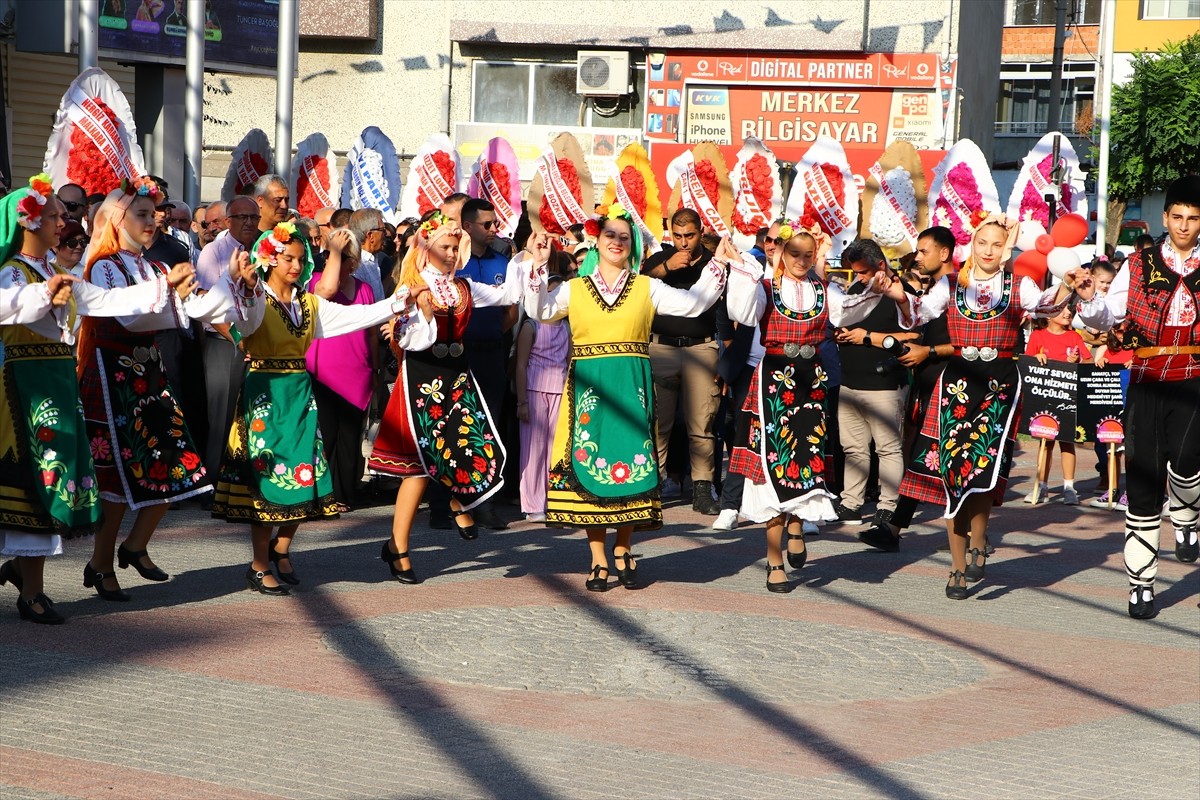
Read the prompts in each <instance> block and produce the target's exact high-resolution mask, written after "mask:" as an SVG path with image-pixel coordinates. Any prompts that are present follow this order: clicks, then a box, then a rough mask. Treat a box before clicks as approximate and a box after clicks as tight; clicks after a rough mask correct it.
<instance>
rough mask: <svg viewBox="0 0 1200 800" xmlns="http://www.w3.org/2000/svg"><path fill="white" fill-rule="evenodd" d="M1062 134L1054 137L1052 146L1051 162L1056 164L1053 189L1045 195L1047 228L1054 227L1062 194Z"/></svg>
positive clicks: (1051, 170) (1051, 181)
mask: <svg viewBox="0 0 1200 800" xmlns="http://www.w3.org/2000/svg"><path fill="white" fill-rule="evenodd" d="M1061 148H1062V136H1057V135H1056V136H1055V137H1054V144H1053V145H1052V146H1051V148H1050V163H1051V164H1053V165H1054V166H1053V167H1051V169H1050V185H1051V189H1050V191H1049V192H1046V194H1045V195H1043V198H1044V199H1045V201H1046V210H1047V213H1048V214H1049V216H1048V217H1047V218H1046V230H1050V229H1051V228H1053V227H1054V222H1055V220H1057V219H1058V198H1059V197H1061V196H1062V163H1061V162H1062V156H1061V153H1062V150H1061Z"/></svg>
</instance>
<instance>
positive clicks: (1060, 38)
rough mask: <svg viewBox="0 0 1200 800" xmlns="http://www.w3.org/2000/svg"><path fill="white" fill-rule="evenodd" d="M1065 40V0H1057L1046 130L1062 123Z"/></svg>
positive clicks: (1054, 128)
mask: <svg viewBox="0 0 1200 800" xmlns="http://www.w3.org/2000/svg"><path fill="white" fill-rule="evenodd" d="M1066 40H1067V0H1057V4H1056V8H1055V15H1054V63H1053V65H1052V66H1051V68H1050V108H1049V110H1048V111H1047V112H1046V130H1047V131H1048V132H1049V131H1056V130H1058V129H1059V127H1061V125H1062V119H1061V118H1062V76H1063V45H1064V44H1065V43H1066Z"/></svg>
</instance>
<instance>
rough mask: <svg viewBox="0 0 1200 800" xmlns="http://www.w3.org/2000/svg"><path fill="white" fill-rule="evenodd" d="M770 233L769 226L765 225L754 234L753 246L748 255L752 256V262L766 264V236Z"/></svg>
mask: <svg viewBox="0 0 1200 800" xmlns="http://www.w3.org/2000/svg"><path fill="white" fill-rule="evenodd" d="M770 232H771V226H770V225H766V226H763V227H761V228H759V229H758V232H757V233H755V234H754V246H753V247H751V248H750V255H752V256H754V260H755V261H757V262H758V263H760V264H766V263H767V234H768V233H770Z"/></svg>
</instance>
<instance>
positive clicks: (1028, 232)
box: [1017, 219, 1046, 250]
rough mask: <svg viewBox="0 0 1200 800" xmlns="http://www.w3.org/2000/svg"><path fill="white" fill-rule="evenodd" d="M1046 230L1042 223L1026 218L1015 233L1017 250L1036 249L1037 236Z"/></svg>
mask: <svg viewBox="0 0 1200 800" xmlns="http://www.w3.org/2000/svg"><path fill="white" fill-rule="evenodd" d="M1045 232H1046V229H1045V228H1044V227H1043V226H1042V223H1040V222H1038V221H1037V220H1036V219H1027V220H1025V221H1024V222H1022V223H1021V230H1020V232H1019V233H1018V234H1017V249H1018V250H1036V249H1037V247H1036V242H1037V237H1039V236H1041V235H1042V234H1043V233H1045Z"/></svg>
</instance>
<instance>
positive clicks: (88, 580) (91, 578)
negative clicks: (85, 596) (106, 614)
mask: <svg viewBox="0 0 1200 800" xmlns="http://www.w3.org/2000/svg"><path fill="white" fill-rule="evenodd" d="M116 577H117V573H115V572H101V571H100V570H98V569H95V568H94V567H93V566H92V565H91V563H87V564H84V565H83V585H84V588H86V589H93V588H94V589H95V590H96V594H98V595H100V597H101V598H103V599H105V600H113V601H115V602H118V603H128V602H129V601H130V600H132V599H133V598H132V597H131V596H129V595H128V594H126V593H125V591H124V590H123V589H121V588H120V587H117V588H116V589H105V588H104V580H105V579H106V578H112V579H114V580H115V579H116Z"/></svg>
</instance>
